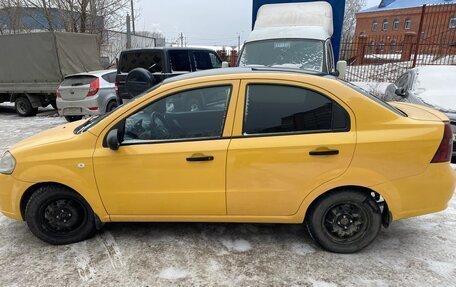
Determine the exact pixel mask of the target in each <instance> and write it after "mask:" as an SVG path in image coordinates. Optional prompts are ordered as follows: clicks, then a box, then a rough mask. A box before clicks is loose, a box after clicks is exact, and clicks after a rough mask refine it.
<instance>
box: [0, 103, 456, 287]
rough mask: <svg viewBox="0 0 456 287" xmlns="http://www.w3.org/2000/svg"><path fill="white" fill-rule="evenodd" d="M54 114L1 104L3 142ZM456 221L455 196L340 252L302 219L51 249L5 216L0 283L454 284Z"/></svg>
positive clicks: (114, 229) (111, 231) (167, 226)
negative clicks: (23, 112) (321, 243)
mask: <svg viewBox="0 0 456 287" xmlns="http://www.w3.org/2000/svg"><path fill="white" fill-rule="evenodd" d="M52 114H53V112H52V111H49V110H48V111H45V113H44V114H43V113H41V114H40V116H38V117H34V118H20V117H18V116H16V115H15V114H14V112H13V111H12V108H11V107H10V106H4V105H0V145H1V146H2V148H4V147H6V146H8V145H11V144H13V143H14V142H17V141H19V140H20V139H22V138H24V137H27V136H29V135H31V134H34V133H37V132H39V131H40V130H43V129H47V128H50V127H52V126H55V125H58V124H62V123H64V122H65V121H64V120H63V119H61V118H58V117H56V116H55V115H52ZM429 192H436V191H433V190H430V191H429ZM455 218H456V197H455V198H453V200H452V202H451V203H450V207H449V208H448V209H447V210H446V211H444V212H441V213H437V214H431V215H427V216H423V217H418V218H413V219H406V220H401V221H398V222H393V224H392V225H391V226H390V228H389V229H382V231H381V232H380V235H379V237H378V239H377V240H376V241H375V242H374V243H373V244H372V245H371V246H369V247H368V248H366V249H365V250H363V251H362V252H359V253H357V254H352V255H340V254H332V253H328V252H325V251H322V250H321V249H320V248H319V247H318V246H316V245H315V243H314V242H313V241H312V239H311V238H310V237H309V235H308V233H307V231H306V228H305V227H304V226H303V225H279V224H213V223H210V224H209V223H112V224H107V225H106V226H105V227H104V229H103V230H102V231H101V232H99V233H98V234H97V235H96V236H95V237H94V238H92V239H89V240H87V241H84V242H80V243H76V244H72V245H67V246H51V245H48V244H46V243H43V242H41V241H40V240H38V239H37V238H36V237H35V236H33V235H32V234H31V233H30V231H29V230H28V228H27V225H26V224H25V223H24V222H17V221H14V220H11V219H9V218H6V217H4V216H2V215H0V268H1V270H2V272H1V275H0V286H56V285H58V286H101V285H102V286H315V287H317V286H401V287H402V286H433V287H439V286H442V287H443V286H445V287H446V286H454V285H455V280H456V260H455V258H456V220H455Z"/></svg>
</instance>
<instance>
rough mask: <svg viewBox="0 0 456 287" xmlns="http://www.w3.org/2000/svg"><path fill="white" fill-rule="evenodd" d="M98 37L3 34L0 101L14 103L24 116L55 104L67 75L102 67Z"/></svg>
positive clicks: (0, 54) (0, 42)
mask: <svg viewBox="0 0 456 287" xmlns="http://www.w3.org/2000/svg"><path fill="white" fill-rule="evenodd" d="M101 69H102V67H101V64H100V52H99V49H98V45H97V36H96V35H89V34H76V33H63V32H55V33H53V32H42V33H31V34H17V35H2V36H0V103H3V102H12V103H14V104H15V105H14V106H15V109H16V112H17V113H18V114H19V115H21V116H33V115H35V114H36V113H37V111H38V108H39V107H46V106H48V105H52V106H54V108H55V106H56V104H55V103H56V91H57V88H58V86H59V85H60V83H61V82H62V81H63V79H64V78H65V76H67V75H70V74H77V73H81V72H89V71H94V70H101Z"/></svg>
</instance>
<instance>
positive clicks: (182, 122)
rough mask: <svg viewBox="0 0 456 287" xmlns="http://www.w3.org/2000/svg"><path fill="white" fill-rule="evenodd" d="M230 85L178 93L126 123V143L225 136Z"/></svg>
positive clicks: (144, 110)
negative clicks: (224, 127)
mask: <svg viewBox="0 0 456 287" xmlns="http://www.w3.org/2000/svg"><path fill="white" fill-rule="evenodd" d="M230 95H231V87H230V86H219V87H208V88H203V89H195V90H190V91H185V92H181V93H177V94H174V95H171V96H168V97H165V98H161V99H159V100H158V101H156V102H153V103H152V104H150V105H148V106H147V107H145V108H143V109H141V110H140V111H138V112H136V113H135V114H133V115H131V116H129V117H128V118H127V119H126V120H125V131H124V141H123V142H124V143H130V142H137V141H163V140H180V139H198V138H214V137H221V136H222V133H223V125H224V123H225V117H226V112H227V109H228V101H229V97H230Z"/></svg>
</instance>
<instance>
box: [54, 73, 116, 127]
mask: <svg viewBox="0 0 456 287" xmlns="http://www.w3.org/2000/svg"><path fill="white" fill-rule="evenodd" d="M116 74H117V71H116V70H104V71H93V72H88V73H80V74H75V75H69V76H66V77H65V80H64V81H63V82H62V83H61V84H60V86H59V88H58V89H57V109H58V111H59V115H61V116H64V117H65V119H66V120H67V121H69V122H73V121H77V120H80V119H82V118H83V117H84V116H94V115H101V114H105V113H108V112H110V111H112V110H114V109H115V108H116V107H117V106H118V105H119V104H118V101H117V94H116V87H115V81H116Z"/></svg>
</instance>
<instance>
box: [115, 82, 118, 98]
mask: <svg viewBox="0 0 456 287" xmlns="http://www.w3.org/2000/svg"><path fill="white" fill-rule="evenodd" d="M114 85H115V91H116V95H118V94H119V82H116V83H115V84H114Z"/></svg>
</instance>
